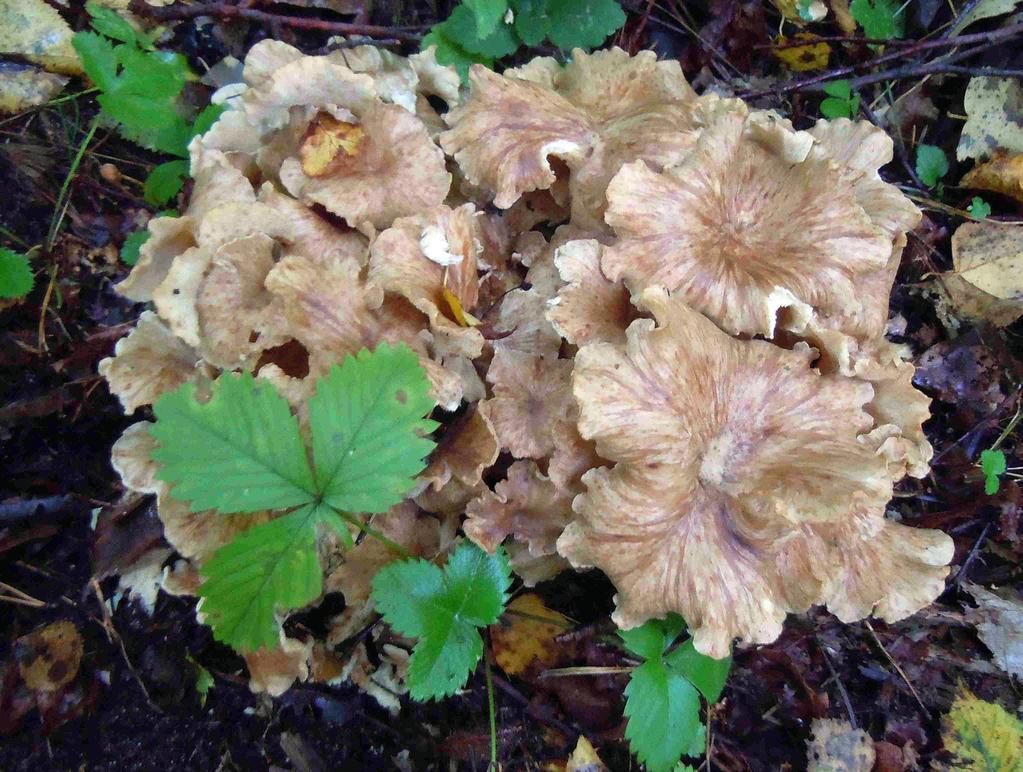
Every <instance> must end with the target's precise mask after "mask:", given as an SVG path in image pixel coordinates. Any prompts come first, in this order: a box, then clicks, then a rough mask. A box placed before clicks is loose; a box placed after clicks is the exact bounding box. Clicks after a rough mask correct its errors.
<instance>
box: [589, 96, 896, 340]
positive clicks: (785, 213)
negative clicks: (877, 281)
mask: <svg viewBox="0 0 1023 772" xmlns="http://www.w3.org/2000/svg"><path fill="white" fill-rule="evenodd" d="M804 136H805V135H804ZM799 139H800V137H798V136H795V135H794V134H793V133H792V131H791V130H790V129H789V128H787V127H786V126H785V125H784V123H783V122H780V121H775V122H767V121H765V120H764V116H763V115H756V116H748V117H743V116H742V115H741V114H740V113H738V112H735V111H723V112H721V113H720V114H719V115H718V116H717V117H716V119H715V120H714V122H713V123H712V124H711V125H710V126H709V127H708V128H706V129H704V130H703V132H702V134H701V135H700V139H699V141H698V143H697V146H696V148H695V149H694V150H693V152H692V153H691V154H689V155H688V156H687V157H686V160H685V161H683V162H682V163H681V164H678V165H677V166H673V167H671V168H668V169H666V170H664V171H663V172H662V173H657V172H655V171H654V170H653V169H651V168H650V167H649V166H647V165H646V164H644V163H643V162H641V161H639V162H636V163H632V164H628V165H626V166H624V167H623V168H622V170H621V171H620V172H619V173H618V174H617V175H616V176H615V178H614V179H613V180H612V181H611V185H610V187H609V188H608V192H607V195H608V202H609V204H608V210H607V221H608V223H609V224H610V225H611V226H612V227H613V228H614V230H615V232H616V233H617V235H618V237H619V240H618V241H617V242H616V243H615V244H614V245H612V246H611V247H609V248H608V249H607V250H605V253H604V257H603V260H602V267H603V269H604V273H605V275H606V276H607V277H608V278H609V279H611V280H612V281H615V280H619V279H624V281H625V283H626V284H627V285H628V286H629V288H630V289H631V290H632V292H633V293H634V294H636V293H638V292H641V291H642V290H643V289H644V288H646V287H650V286H654V285H659V286H663V287H666V288H667V289H668V290H669V291H671V292H673V293H676V294H678V295H679V296H680V297H681V298H683V299H684V300H685V301H686V302H687V303H688V304H689V305H691V306H692V307H693V308H695V309H696V310H698V311H700V312H701V313H703V314H705V315H707V316H708V317H710V318H711V319H712V320H713V321H714V322H715V323H717V324H718V326H720V327H721V328H722V329H724V330H725V331H727V332H729V333H732V334H749V335H753V334H762V335H765V336H767V337H771V336H773V334H774V328H775V321H776V315H777V312H778V310H779V309H781V308H785V307H792V308H794V309H798V311H799V313H800V314H801V315H803V316H805V315H806V314H808V313H809V311H810V310H811V309H812V310H816V311H819V312H821V313H824V314H827V315H838V314H848V313H853V312H855V311H857V310H858V309H860V307H861V303H862V299H861V296H860V293H859V292H858V282H859V281H860V279H861V278H862V277H864V276H867V275H870V274H872V273H875V272H877V271H879V270H882V269H884V268H885V266H886V265H887V263H888V260H889V258H890V256H891V252H892V243H891V239H890V238H889V237H888V236H887V235H886V234H885V232H884V231H883V230H882V229H881V228H879V227H878V226H876V225H875V224H874V223H873V222H872V221H871V219H870V218H869V217H868V215H867V213H866V212H865V211H864V209H863V207H862V206H861V205H860V204H859V202H858V201H857V199H856V195H855V192H854V191H853V190H852V189H850V187H849V186H848V185H843V184H842V178H841V176H840V175H839V173H838V171H837V166H836V165H835V164H834V163H833V162H832V161H830V160H828V159H825V158H814V157H807V158H806V159H805V160H803V161H801V162H798V161H794V160H793V150H794V148H798V147H800V144H801V143H799V142H798V141H794V140H799ZM809 144H810V143H806V144H804V145H803V147H805V148H806V149H809ZM796 157H798V155H797V156H796Z"/></svg>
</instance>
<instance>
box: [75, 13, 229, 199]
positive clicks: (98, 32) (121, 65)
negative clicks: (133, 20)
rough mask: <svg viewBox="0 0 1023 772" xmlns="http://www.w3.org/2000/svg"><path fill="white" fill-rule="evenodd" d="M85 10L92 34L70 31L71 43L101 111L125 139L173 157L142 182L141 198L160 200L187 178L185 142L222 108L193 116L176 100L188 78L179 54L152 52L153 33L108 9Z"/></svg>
mask: <svg viewBox="0 0 1023 772" xmlns="http://www.w3.org/2000/svg"><path fill="white" fill-rule="evenodd" d="M86 9H87V10H88V11H89V14H90V15H91V16H92V28H93V29H94V30H95V32H78V33H75V36H74V38H73V39H72V41H71V42H72V45H73V46H74V48H75V50H76V51H77V52H78V56H79V58H80V59H81V61H82V69H83V70H84V71H85V74H86V75H87V76H88V77H89V80H91V81H92V82H93V83H94V84H95V85H96V87H97V88H98V89H99V91H100V94H99V96H98V97H97V101H98V102H99V104H100V107H102V108H103V112H104V114H105V115H106V116H107V117H108V118H110V119H111V120H112V121H114V122H116V123H117V124H118V127H119V129H120V131H121V133H122V134H123V135H124V136H125V137H126V138H127V139H129V140H131V141H132V142H135V143H137V144H139V145H141V146H143V147H145V148H147V149H149V150H154V151H156V152H159V153H165V154H167V155H172V156H176V157H177V159H178V160H174V161H168V162H166V163H162V164H160V165H158V166H157V167H155V168H154V169H153V171H152V172H151V173H150V175H149V178H148V179H147V180H146V182H145V188H144V195H145V198H146V200H147V201H148V202H149V203H151V204H155V205H160V204H164V203H166V202H167V201H169V200H170V199H171V198H173V197H174V196H175V195H177V193H178V191H179V190H181V186H182V184H183V182H184V179H185V177H187V176H188V161H187V160H185V159H187V158H188V143H189V142H190V141H191V139H192V137H194V136H195V135H196V134H201V133H202V132H203V131H205V130H206V129H208V128H209V127H210V125H211V124H212V122H213V121H214V120H216V117H217V116H219V114H220V112H221V109H222V108H221V107H220V106H216V105H211V106H209V107H207V108H206V109H205V110H203V111H202V112H201V113H200V114H199V115H198V116H196V117H195V118H194V119H193V118H192V116H191V115H190V111H189V110H188V108H186V107H185V106H184V104H183V103H182V100H181V98H180V97H181V92H182V90H183V89H184V87H185V83H186V81H187V80H188V79H189V78H190V77H191V76H192V73H191V71H190V70H189V68H188V63H187V62H186V61H185V59H184V57H183V56H181V55H180V54H177V53H170V52H166V51H158V50H155V49H154V47H153V39H154V36H149V35H146V34H145V33H143V32H140V31H138V30H136V29H135V28H134V27H133V26H132V25H131V24H129V23H128V22H127V21H126V20H125V19H123V18H122V17H121V16H119V15H118V14H117V13H115V12H114V11H112V10H110V9H109V8H101V7H99V6H97V5H95V4H94V3H89V4H87V5H86ZM156 34H159V32H157V33H156ZM115 42H116V44H115Z"/></svg>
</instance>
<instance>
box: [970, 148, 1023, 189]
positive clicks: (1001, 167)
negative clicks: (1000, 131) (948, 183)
mask: <svg viewBox="0 0 1023 772" xmlns="http://www.w3.org/2000/svg"><path fill="white" fill-rule="evenodd" d="M959 184H960V185H961V186H962V187H964V188H974V189H975V190H990V191H991V192H993V193H1001V194H1002V195H1004V196H1011V197H1012V198H1014V199H1016V200H1017V201H1023V153H1015V154H1010V153H1006V152H1005V151H1004V150H1000V151H998V152H996V153H995V155H994V157H993V158H992V159H991V160H990V161H987V162H985V163H982V164H980V165H978V166H975V167H974V168H973V169H971V170H970V171H969V172H967V174H966V175H965V176H964V177H963V178H962V180H960V182H959Z"/></svg>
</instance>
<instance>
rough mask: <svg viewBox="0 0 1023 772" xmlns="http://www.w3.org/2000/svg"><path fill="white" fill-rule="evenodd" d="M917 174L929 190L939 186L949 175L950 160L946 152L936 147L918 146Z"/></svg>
mask: <svg viewBox="0 0 1023 772" xmlns="http://www.w3.org/2000/svg"><path fill="white" fill-rule="evenodd" d="M916 174H917V176H918V177H919V178H920V181H921V182H922V183H923V184H924V185H926V186H927V187H929V188H933V187H934V186H935V185H937V184H938V183H939V182H940V181H941V178H942V177H944V176H945V175H946V174H948V158H947V157H946V156H945V151H944V150H942V149H941V148H940V147H936V146H935V145H917V148H916Z"/></svg>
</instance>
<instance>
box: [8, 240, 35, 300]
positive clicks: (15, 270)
mask: <svg viewBox="0 0 1023 772" xmlns="http://www.w3.org/2000/svg"><path fill="white" fill-rule="evenodd" d="M33 284H35V278H34V277H33V276H32V266H30V265H29V263H28V258H27V257H25V256H24V255H19V254H18V253H17V252H14V251H12V250H10V249H5V248H3V247H0V298H20V297H22V296H23V295H27V294H28V293H29V292H31V291H32V285H33Z"/></svg>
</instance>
